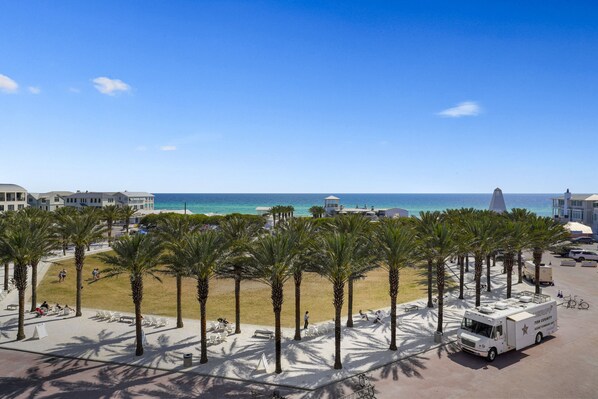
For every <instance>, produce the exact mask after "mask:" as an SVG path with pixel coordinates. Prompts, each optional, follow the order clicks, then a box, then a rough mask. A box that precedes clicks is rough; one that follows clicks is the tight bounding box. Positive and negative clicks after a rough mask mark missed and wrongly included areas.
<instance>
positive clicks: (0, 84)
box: [0, 73, 19, 93]
mask: <svg viewBox="0 0 598 399" xmlns="http://www.w3.org/2000/svg"><path fill="white" fill-rule="evenodd" d="M18 89H19V85H18V84H17V82H15V81H14V80H12V79H11V78H9V77H8V76H6V75H2V74H1V73H0V91H1V92H4V93H16V92H17V90H18Z"/></svg>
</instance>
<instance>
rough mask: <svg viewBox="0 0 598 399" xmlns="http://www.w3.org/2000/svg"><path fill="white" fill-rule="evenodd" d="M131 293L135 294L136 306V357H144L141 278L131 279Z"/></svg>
mask: <svg viewBox="0 0 598 399" xmlns="http://www.w3.org/2000/svg"><path fill="white" fill-rule="evenodd" d="M131 293H132V294H133V304H134V305H135V337H136V341H137V345H136V347H135V356H141V355H143V335H142V333H141V301H142V300H143V279H142V278H141V276H135V277H133V278H132V279H131Z"/></svg>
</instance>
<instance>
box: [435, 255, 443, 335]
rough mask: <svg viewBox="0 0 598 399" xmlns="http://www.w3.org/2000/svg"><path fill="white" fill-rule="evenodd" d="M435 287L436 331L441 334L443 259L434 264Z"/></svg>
mask: <svg viewBox="0 0 598 399" xmlns="http://www.w3.org/2000/svg"><path fill="white" fill-rule="evenodd" d="M436 286H437V287H438V326H437V327H436V331H438V332H440V333H441V332H442V325H443V322H444V259H442V260H441V261H439V262H437V263H436Z"/></svg>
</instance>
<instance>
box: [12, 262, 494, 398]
mask: <svg viewBox="0 0 598 399" xmlns="http://www.w3.org/2000/svg"><path fill="white" fill-rule="evenodd" d="M501 269H502V267H501V266H499V265H498V264H497V266H496V267H493V268H492V272H493V274H494V276H493V281H494V282H495V283H496V288H495V289H494V290H493V292H492V293H484V301H494V300H495V298H497V297H499V296H503V295H504V280H505V276H504V275H502V274H500V271H501ZM471 274H472V272H470V275H471ZM40 275H41V273H40ZM468 278H471V277H468ZM40 280H41V279H40ZM384 289H385V288H384ZM456 294H457V292H456V291H454V292H453V293H450V294H449V295H448V297H447V298H446V299H445V314H444V320H445V326H444V331H445V338H444V341H445V343H446V342H449V341H451V340H452V339H454V333H455V332H456V329H457V328H458V326H459V323H460V320H461V318H462V314H463V312H464V310H465V309H466V308H468V307H471V306H472V301H473V298H469V299H468V300H466V301H462V300H458V299H457V298H456V297H455V295H456ZM4 303H8V302H7V301H4ZM411 304H415V305H418V306H419V309H418V310H415V311H410V312H405V311H404V310H402V309H403V305H400V306H399V309H401V311H400V313H399V321H398V330H397V335H398V337H397V338H398V346H399V350H398V351H397V352H392V351H389V350H388V346H389V328H390V326H389V323H388V320H387V322H386V323H385V324H373V323H372V322H371V321H364V320H358V321H357V322H356V326H355V327H354V328H352V329H348V328H343V333H342V334H343V339H342V355H343V367H344V368H343V369H342V370H334V369H333V368H332V366H333V362H334V336H333V332H332V331H329V332H326V333H323V334H321V335H319V336H316V337H313V338H307V337H306V338H304V339H303V340H302V341H300V342H297V341H294V340H292V337H293V335H294V334H293V330H290V329H283V337H284V338H283V343H282V357H283V365H282V367H283V370H284V372H283V373H282V374H280V375H276V374H274V373H272V372H271V371H272V369H273V364H274V342H273V340H269V339H266V338H257V337H253V332H254V331H255V330H256V329H264V328H271V327H264V326H254V325H246V324H244V325H243V326H242V329H243V332H242V333H241V334H237V335H231V336H229V337H228V339H227V341H226V342H223V343H221V344H217V345H211V346H209V347H208V358H209V362H208V363H207V364H204V365H200V364H199V363H198V359H199V322H198V321H197V320H185V327H184V328H182V329H176V328H173V325H174V320H173V319H170V320H169V325H167V326H165V327H159V328H155V327H146V328H145V334H146V337H147V341H148V345H147V346H146V347H145V354H144V356H142V357H136V356H134V341H135V332H134V327H133V326H131V325H129V324H128V323H120V322H116V321H114V322H108V321H104V320H100V319H98V318H96V310H94V309H84V311H83V317H80V318H75V317H73V316H69V317H56V316H48V317H43V318H36V317H34V316H32V315H30V314H28V315H27V317H26V326H25V334H26V335H27V337H31V336H32V335H33V330H34V328H35V326H36V325H37V324H39V323H44V324H45V327H46V330H47V332H48V334H49V336H48V337H47V338H44V339H41V340H37V339H26V340H24V341H20V342H17V341H14V337H15V335H16V331H15V329H16V321H17V312H16V311H6V310H3V311H0V322H1V323H2V329H1V331H0V332H1V334H0V347H2V348H7V349H14V350H21V351H30V352H34V353H40V354H47V355H51V356H59V357H65V358H67V359H70V358H76V359H83V360H90V361H91V360H94V361H101V362H109V363H111V364H120V365H133V366H142V367H147V368H151V369H154V370H160V371H172V372H176V371H184V372H186V373H193V374H195V375H202V376H211V377H217V378H221V379H224V380H226V381H229V382H231V383H234V382H235V381H253V382H256V383H261V384H265V385H264V386H265V387H268V386H275V387H278V389H283V390H285V391H286V392H287V395H288V394H289V393H291V394H293V395H296V396H297V397H301V396H305V395H308V396H313V397H320V396H322V395H323V396H327V395H330V394H331V393H330V390H331V389H332V391H333V395H334V396H338V395H340V394H341V393H343V392H345V393H349V392H352V390H353V389H354V388H355V384H354V380H353V379H352V376H355V375H356V374H359V373H364V372H370V371H372V370H385V366H386V365H388V364H395V363H396V362H397V361H398V360H400V359H406V360H404V362H402V363H401V364H404V365H405V364H406V366H402V367H404V370H403V372H404V373H409V372H410V371H409V370H413V372H414V373H416V372H417V369H418V365H419V363H420V361H419V360H418V356H420V355H421V354H422V353H425V352H428V353H429V351H434V352H438V353H442V352H443V351H444V350H445V349H444V348H445V347H444V346H440V345H439V344H436V343H434V340H433V333H434V331H435V330H436V323H437V313H436V310H435V309H428V308H425V301H424V300H423V299H422V300H420V301H415V302H413V303H411ZM3 307H4V306H3ZM343 323H344V320H343ZM323 324H326V323H323ZM186 353H191V354H193V356H194V361H193V365H192V366H191V367H189V368H186V369H183V364H182V363H183V361H182V357H183V355H184V354H186ZM262 354H264V355H265V356H266V358H267V360H268V362H269V363H270V367H271V369H270V372H266V371H264V370H256V366H257V365H258V362H259V359H260V358H261V356H262ZM405 362H406V363H405ZM339 381H340V383H338V382H339Z"/></svg>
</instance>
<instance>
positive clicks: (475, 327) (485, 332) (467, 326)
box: [461, 317, 492, 338]
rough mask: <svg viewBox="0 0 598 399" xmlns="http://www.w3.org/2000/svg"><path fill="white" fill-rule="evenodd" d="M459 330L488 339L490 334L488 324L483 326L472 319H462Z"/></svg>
mask: <svg viewBox="0 0 598 399" xmlns="http://www.w3.org/2000/svg"><path fill="white" fill-rule="evenodd" d="M461 328H462V329H464V330H467V331H470V332H472V333H474V334H477V335H482V336H484V337H488V338H490V336H491V334H492V326H491V325H488V324H484V323H482V322H480V321H475V320H472V319H468V318H467V317H465V318H463V321H462V322H461Z"/></svg>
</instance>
